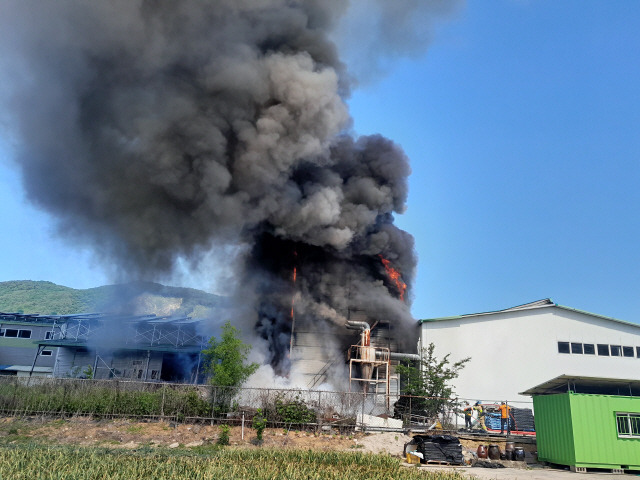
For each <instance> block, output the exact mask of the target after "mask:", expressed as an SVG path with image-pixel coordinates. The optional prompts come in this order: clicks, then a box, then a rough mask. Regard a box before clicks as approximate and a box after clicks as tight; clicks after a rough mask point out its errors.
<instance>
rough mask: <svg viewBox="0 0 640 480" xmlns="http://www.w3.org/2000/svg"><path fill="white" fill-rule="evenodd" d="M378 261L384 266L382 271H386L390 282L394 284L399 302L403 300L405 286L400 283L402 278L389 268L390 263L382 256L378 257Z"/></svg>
mask: <svg viewBox="0 0 640 480" xmlns="http://www.w3.org/2000/svg"><path fill="white" fill-rule="evenodd" d="M378 256H379V257H380V260H382V265H384V269H385V270H386V271H387V275H389V278H390V279H391V281H392V282H393V283H394V284H395V286H396V288H397V289H398V292H400V300H404V292H406V290H407V284H406V283H404V282H403V281H402V277H401V275H400V272H399V271H397V270H396V269H395V268H393V267H392V266H391V262H390V261H389V260H387V259H386V258H384V257H383V256H382V255H378Z"/></svg>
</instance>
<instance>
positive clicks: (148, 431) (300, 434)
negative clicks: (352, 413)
mask: <svg viewBox="0 0 640 480" xmlns="http://www.w3.org/2000/svg"><path fill="white" fill-rule="evenodd" d="M219 435H220V426H218V425H209V424H176V423H169V422H162V421H153V422H151V421H150V422H142V421H136V420H126V419H116V420H94V419H90V418H86V417H77V418H71V419H64V420H63V419H57V420H53V419H48V418H42V417H31V418H13V417H0V438H2V439H3V440H4V441H8V442H10V443H13V442H23V441H27V440H30V439H33V440H36V441H39V442H43V443H51V444H67V445H81V446H103V447H113V448H128V449H136V448H141V447H165V448H177V447H187V448H188V447H198V446H201V445H211V444H215V443H216V441H217V439H218V437H219ZM255 439H256V432H255V430H253V429H251V428H249V427H248V426H246V427H245V428H244V432H243V429H242V428H241V427H239V426H238V427H232V428H231V431H230V444H231V445H233V446H238V447H241V448H259V447H256V445H255ZM410 440H411V437H410V436H407V435H404V434H402V433H396V432H386V433H352V434H340V433H338V432H324V433H319V434H316V433H314V432H305V431H296V430H291V431H286V430H283V429H266V430H265V432H264V434H263V443H262V448H265V447H267V448H268V447H272V448H296V449H312V450H339V451H361V452H371V453H380V454H389V455H392V456H394V457H399V458H404V457H403V448H404V445H405V444H406V443H407V442H409V441H410ZM461 443H462V444H463V451H464V452H465V455H466V456H467V458H470V455H471V452H473V451H475V449H476V447H477V444H478V443H479V442H478V441H473V440H468V439H464V438H461ZM496 443H499V442H498V441H496ZM532 448H535V445H531V446H528V448H527V450H528V451H529V454H528V456H529V455H530V453H531V451H532ZM528 460H529V461H528V463H524V462H504V463H505V465H507V467H508V468H500V469H489V468H472V467H448V466H439V465H409V464H405V466H406V467H407V468H420V469H421V470H423V471H425V472H429V471H433V470H442V469H444V470H456V471H458V472H460V473H463V474H466V475H469V476H471V477H475V478H478V479H480V480H485V479H487V480H490V479H496V480H506V479H509V480H514V479H515V480H572V479H576V480H578V479H579V478H581V479H583V480H584V479H585V478H588V479H589V480H596V479H605V478H608V479H609V480H610V479H611V474H604V473H587V474H584V473H573V472H570V471H566V470H560V469H553V468H545V467H543V466H542V465H539V464H537V465H536V464H534V463H533V461H532V459H531V458H530V457H529V458H528Z"/></svg>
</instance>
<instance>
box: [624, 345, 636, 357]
mask: <svg viewBox="0 0 640 480" xmlns="http://www.w3.org/2000/svg"><path fill="white" fill-rule="evenodd" d="M622 355H623V356H625V357H635V355H634V354H633V347H622Z"/></svg>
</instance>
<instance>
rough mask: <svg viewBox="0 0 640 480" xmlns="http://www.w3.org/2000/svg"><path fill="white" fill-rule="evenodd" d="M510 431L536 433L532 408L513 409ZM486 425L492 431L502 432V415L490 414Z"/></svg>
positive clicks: (486, 418) (487, 416) (486, 419)
mask: <svg viewBox="0 0 640 480" xmlns="http://www.w3.org/2000/svg"><path fill="white" fill-rule="evenodd" d="M511 414H512V415H513V418H512V419H511V425H510V430H512V431H518V432H535V431H536V428H535V424H534V423H533V412H532V411H531V409H530V408H513V407H512V408H511ZM485 424H486V426H487V428H488V429H490V430H500V424H501V420H500V414H499V413H493V412H489V413H487V415H486V417H485Z"/></svg>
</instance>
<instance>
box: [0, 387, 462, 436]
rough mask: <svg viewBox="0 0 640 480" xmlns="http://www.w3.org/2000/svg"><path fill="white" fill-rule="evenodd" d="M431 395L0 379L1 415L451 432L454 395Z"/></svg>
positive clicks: (456, 418) (456, 423)
mask: <svg viewBox="0 0 640 480" xmlns="http://www.w3.org/2000/svg"><path fill="white" fill-rule="evenodd" d="M434 400H439V401H441V400H443V399H433V398H428V397H406V396H403V397H401V398H397V397H396V398H395V399H394V401H393V402H391V405H390V406H387V396H386V395H384V394H376V393H363V392H334V391H325V390H305V389H270V388H246V387H243V388H231V387H220V386H212V385H193V384H188V385H187V384H172V383H160V382H136V381H120V380H86V379H75V378H45V377H31V378H28V377H8V376H7V377H1V376H0V414H4V415H14V416H38V415H42V416H60V417H68V416H77V415H86V416H93V417H99V418H114V417H129V418H148V419H163V420H168V421H176V422H211V423H226V424H240V423H241V422H243V421H249V422H250V421H251V419H252V418H253V417H254V416H255V415H256V413H257V412H258V409H260V411H261V414H262V415H263V416H265V417H266V418H267V421H268V424H269V426H271V427H282V428H286V429H292V428H294V429H302V428H305V429H315V430H332V429H337V430H340V431H349V430H353V429H361V430H396V431H402V430H406V429H412V430H414V431H418V430H426V429H429V428H434V427H436V426H437V427H438V428H441V429H444V430H451V431H453V430H457V429H458V427H462V426H463V425H464V421H460V420H459V418H462V417H460V414H461V409H460V408H459V407H457V405H458V404H459V403H460V402H459V400H457V399H446V400H447V401H446V402H444V403H440V405H442V407H441V408H439V409H438V410H437V412H436V413H435V414H434V413H433V412H431V413H428V412H427V411H426V410H425V405H430V403H429V402H430V401H431V402H433V401H434ZM452 405H453V406H452Z"/></svg>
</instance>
